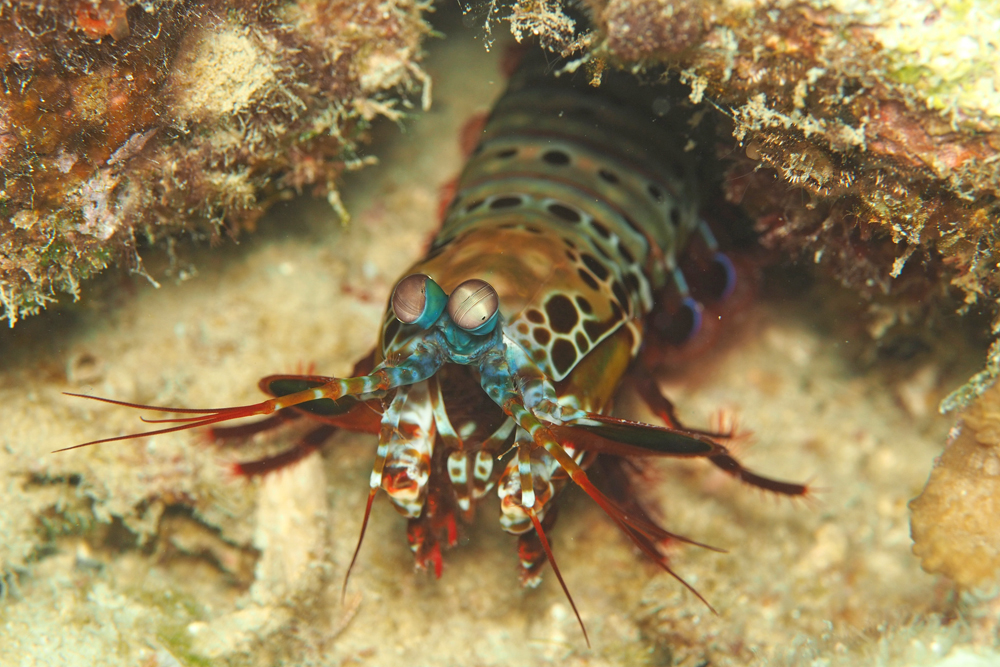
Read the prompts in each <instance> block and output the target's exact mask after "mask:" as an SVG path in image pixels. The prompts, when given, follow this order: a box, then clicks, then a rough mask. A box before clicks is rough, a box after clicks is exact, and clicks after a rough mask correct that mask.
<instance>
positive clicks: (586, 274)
mask: <svg viewBox="0 0 1000 667" xmlns="http://www.w3.org/2000/svg"><path fill="white" fill-rule="evenodd" d="M576 272H577V273H578V274H579V275H580V280H582V281H583V282H585V283H587V287H589V288H590V289H592V290H596V289H597V281H596V280H595V279H594V276H592V275H591V273H590V271H588V270H586V269H577V271H576Z"/></svg>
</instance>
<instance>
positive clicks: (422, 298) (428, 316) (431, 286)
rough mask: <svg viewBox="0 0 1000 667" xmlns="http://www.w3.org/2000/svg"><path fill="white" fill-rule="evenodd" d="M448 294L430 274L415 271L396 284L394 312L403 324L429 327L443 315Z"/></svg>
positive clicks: (393, 302)
mask: <svg viewBox="0 0 1000 667" xmlns="http://www.w3.org/2000/svg"><path fill="white" fill-rule="evenodd" d="M447 303H448V295H446V294H445V293H444V290H443V289H441V287H440V286H439V285H438V284H437V283H436V282H434V280H433V279H431V278H430V276H425V275H424V274H422V273H414V274H413V275H410V276H406V277H405V278H403V279H402V280H400V281H399V282H398V283H397V284H396V289H395V290H393V292H392V312H393V314H395V315H396V319H398V320H399V321H400V322H402V323H403V324H416V325H417V326H418V327H420V328H421V329H429V328H430V327H432V326H434V323H435V322H437V321H438V318H439V317H441V313H442V312H443V311H444V307H445V305H446V304H447Z"/></svg>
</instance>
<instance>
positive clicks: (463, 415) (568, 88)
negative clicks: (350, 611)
mask: <svg viewBox="0 0 1000 667" xmlns="http://www.w3.org/2000/svg"><path fill="white" fill-rule="evenodd" d="M629 85H634V82H630V84H629ZM610 88H611V92H610V93H609V91H608V89H607V88H605V87H602V88H600V89H593V88H590V87H589V86H586V85H582V86H581V85H577V84H574V83H573V82H571V81H569V80H561V79H554V78H553V77H551V76H547V75H545V74H544V72H542V71H541V69H540V68H539V67H533V66H528V67H525V68H522V70H521V71H520V72H519V73H518V74H516V75H515V76H514V79H513V80H512V81H511V85H510V88H509V90H508V91H507V93H506V94H505V95H504V96H503V97H502V98H501V99H500V101H499V102H498V103H497V105H496V107H495V108H494V110H493V111H492V113H491V115H490V118H489V120H488V122H487V124H486V125H485V128H484V130H483V136H482V139H481V141H480V143H479V144H478V146H477V148H476V149H475V151H474V152H473V154H472V155H471V157H470V159H469V162H468V164H467V166H466V167H465V169H464V171H463V173H462V175H461V177H460V178H459V181H458V184H457V188H456V194H455V197H454V199H453V200H452V201H451V203H450V205H449V206H448V208H447V212H446V214H445V220H444V222H443V226H442V229H441V231H440V232H439V234H438V235H437V236H436V238H435V239H434V241H433V243H432V245H431V248H430V251H429V253H428V254H427V256H426V257H425V258H424V259H422V260H421V261H420V262H418V263H417V264H416V265H415V266H414V267H412V268H411V269H410V270H409V271H408V273H411V274H412V273H423V274H427V275H428V276H430V277H431V278H433V279H434V280H435V281H436V282H437V283H438V284H439V285H440V286H441V287H442V288H443V289H444V290H445V292H449V293H450V292H451V291H452V290H453V289H454V288H455V287H456V286H457V285H459V284H460V283H462V282H463V281H465V280H468V279H469V278H480V279H482V280H485V281H487V282H488V283H490V284H491V285H492V286H493V287H494V288H495V289H496V290H497V292H498V294H499V297H500V312H501V315H502V316H503V320H504V322H505V325H504V334H505V336H506V340H507V344H508V346H511V345H514V346H517V347H518V348H520V349H521V350H523V353H524V355H525V357H526V358H527V359H529V360H531V361H532V362H534V366H535V367H536V368H537V372H538V373H539V377H543V376H544V377H545V378H547V379H548V380H550V381H551V382H552V384H553V385H554V387H555V390H556V395H557V396H558V398H559V402H560V403H561V404H563V405H567V406H571V407H575V408H581V409H584V410H590V411H597V412H600V411H603V410H605V409H606V407H607V406H608V404H609V401H610V399H611V397H612V395H613V393H614V391H615V389H616V387H617V385H618V383H619V381H620V379H621V377H622V375H623V374H624V373H625V371H626V370H627V368H628V365H629V363H630V362H631V361H632V359H633V358H634V357H635V355H636V353H637V351H638V349H639V345H640V343H641V341H642V337H643V331H644V318H645V316H646V315H647V314H648V313H649V312H650V311H651V309H652V308H653V305H654V295H656V294H657V293H658V292H659V291H660V289H661V288H663V287H664V285H665V284H666V283H667V281H668V280H670V279H671V278H673V279H675V280H680V284H679V285H678V287H679V288H680V290H681V291H682V292H683V291H684V289H686V288H685V287H684V285H683V278H681V277H680V273H679V271H677V270H676V264H677V261H676V260H677V252H678V251H679V250H680V249H682V248H683V247H684V245H685V243H686V241H687V239H688V238H689V237H690V236H691V235H692V233H693V232H695V231H696V230H697V229H698V228H699V224H700V223H699V219H698V215H697V212H698V201H697V197H696V196H695V189H696V185H695V182H694V174H693V169H692V168H691V167H690V166H689V163H688V160H687V159H686V155H685V153H684V152H683V151H682V150H681V149H680V147H679V146H677V144H676V142H675V140H674V139H673V138H672V136H671V134H669V132H668V130H670V128H667V127H663V126H662V125H663V124H664V121H663V120H662V119H660V118H658V117H657V116H656V115H655V114H653V112H652V108H651V106H650V105H649V104H648V102H649V100H650V96H649V95H647V96H645V100H646V104H645V108H644V104H643V103H641V102H640V103H625V102H622V101H620V100H619V99H618V98H617V97H616V96H615V95H614V90H615V87H614V85H612V86H610ZM413 333H414V330H412V329H411V328H410V326H409V325H401V324H400V323H399V322H398V320H396V318H395V317H394V316H393V314H392V311H391V310H390V311H388V312H387V316H386V319H385V326H384V330H383V343H382V354H383V356H384V357H385V358H392V357H393V355H395V354H399V353H400V352H401V351H402V350H403V348H404V347H405V345H406V344H407V342H408V341H409V340H410V339H411V336H412V335H413ZM473 373H474V371H472V370H470V367H446V368H445V369H443V371H442V372H441V373H439V374H438V376H437V377H435V378H433V379H432V380H431V381H430V385H431V386H430V392H429V394H430V396H431V399H432V401H434V402H435V404H434V414H435V419H434V425H433V426H429V425H426V424H425V425H424V426H421V425H417V427H416V428H415V430H416V431H421V430H423V431H426V432H427V437H426V438H425V439H424V440H423V441H422V444H420V446H418V447H417V449H421V447H422V449H421V451H422V452H423V453H422V457H423V458H422V459H421V461H422V463H421V464H420V465H419V466H416V465H414V464H413V463H412V461H413V460H414V459H413V452H414V451H415V450H414V447H413V440H412V439H411V440H410V441H409V442H408V444H407V450H406V452H407V453H406V455H405V457H404V456H403V455H402V454H401V455H400V459H399V464H400V466H402V467H399V466H397V468H398V469H399V470H401V472H400V474H398V475H396V476H395V477H393V476H387V478H386V480H384V481H383V487H384V488H385V489H386V491H387V492H388V493H389V495H390V497H391V498H392V499H393V501H394V502H395V503H396V505H397V508H398V509H400V510H401V511H402V512H403V513H404V514H406V515H407V516H409V517H411V520H412V521H411V529H410V537H411V544H412V545H413V546H414V549H415V551H417V556H418V562H420V561H421V549H422V548H423V547H422V546H421V545H422V544H423V542H422V541H423V540H424V539H426V536H427V535H429V534H431V533H433V532H434V530H435V529H434V528H433V525H432V524H434V522H435V518H434V516H433V515H434V514H435V512H437V513H438V515H440V510H437V509H434V510H430V511H428V510H427V509H426V508H427V507H429V506H434V507H440V506H441V504H446V503H449V502H454V503H455V504H457V506H458V509H459V510H461V511H462V512H464V513H465V514H466V516H471V512H472V510H473V508H474V503H475V501H476V500H477V499H478V498H479V497H481V496H482V495H483V494H485V492H486V491H487V490H488V489H489V488H491V487H492V486H493V485H494V484H497V483H498V482H499V487H500V488H499V491H500V495H501V498H502V499H503V508H504V509H503V511H504V516H503V518H502V523H503V526H504V528H505V529H506V530H508V531H510V532H513V533H523V532H525V531H527V530H529V529H530V523H528V520H527V517H526V516H524V515H523V514H522V513H519V512H520V507H519V503H520V487H519V481H518V475H517V474H515V471H516V469H517V466H518V464H519V462H518V461H517V457H514V459H513V460H509V461H508V462H507V464H506V471H505V472H502V471H501V466H493V465H492V464H493V461H494V460H495V459H496V458H498V457H500V456H501V455H503V454H504V452H505V451H507V450H508V448H509V447H510V443H511V441H512V440H513V438H514V436H515V434H514V429H513V427H512V425H510V422H507V424H508V425H510V426H509V427H508V428H507V430H506V431H504V427H503V426H499V427H498V424H501V425H502V424H504V421H505V420H504V416H503V414H502V413H501V412H500V410H499V409H498V408H497V406H496V405H494V404H493V403H492V402H491V401H490V399H489V397H488V396H487V395H486V394H485V393H484V392H482V391H478V390H475V389H473V388H474V387H475V385H476V384H477V380H476V379H475V378H473V377H471V375H472V374H473ZM521 380H522V381H525V382H527V381H528V380H530V378H523V377H522V378H521ZM456 388H459V389H456ZM435 443H438V444H437V445H435ZM418 444H419V443H418ZM567 450H570V453H571V455H575V456H576V458H577V460H578V461H580V462H582V464H583V465H584V466H586V465H587V464H588V463H589V460H590V459H589V458H588V457H587V455H586V454H585V453H584V452H572V451H571V450H572V447H567ZM401 451H402V450H401ZM404 459H405V460H404ZM521 465H528V463H527V462H521ZM530 465H531V466H532V468H533V469H534V468H537V470H536V471H535V474H534V475H533V479H534V484H535V495H536V497H537V498H538V499H539V500H540V501H543V502H542V504H543V505H544V504H545V503H547V502H548V501H549V499H551V498H552V497H553V495H554V494H555V493H556V492H558V490H559V488H560V487H561V486H562V484H563V483H564V480H565V476H564V475H562V474H561V471H560V469H559V467H558V465H554V463H553V461H552V460H551V459H550V458H549V457H548V456H547V455H545V454H544V453H541V452H536V454H533V455H532V460H531V462H530ZM392 467H393V455H392V453H391V452H390V453H389V457H388V459H387V470H388V469H390V468H392ZM428 470H429V471H430V480H429V481H428V482H427V483H426V484H425V485H423V486H422V487H421V488H422V495H420V496H418V497H414V496H413V494H412V489H413V488H414V487H413V485H412V482H413V480H414V479H415V477H416V476H420V475H423V476H424V477H426V475H425V473H426V471H428ZM435 475H437V478H435ZM397 483H398V485H399V488H398V492H397V489H396V488H395V487H394V484H397ZM421 512H422V513H421ZM540 514H541V513H540ZM527 551H530V548H527V547H524V545H522V552H527ZM522 565H523V566H524V569H525V573H526V580H528V579H530V578H531V577H532V576H534V575H533V574H532V573H533V572H537V569H538V567H539V565H540V562H539V560H538V550H535V556H534V560H532V558H531V557H529V556H525V555H523V554H522Z"/></svg>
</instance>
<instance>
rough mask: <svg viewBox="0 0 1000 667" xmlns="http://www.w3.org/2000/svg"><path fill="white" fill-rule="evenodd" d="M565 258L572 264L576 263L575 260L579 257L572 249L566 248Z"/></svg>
mask: <svg viewBox="0 0 1000 667" xmlns="http://www.w3.org/2000/svg"><path fill="white" fill-rule="evenodd" d="M566 258H567V259H568V260H569V261H571V262H573V263H574V264H576V262H577V260H579V259H580V257H579V256H578V255H577V254H576V253H575V252H573V251H572V250H567V251H566Z"/></svg>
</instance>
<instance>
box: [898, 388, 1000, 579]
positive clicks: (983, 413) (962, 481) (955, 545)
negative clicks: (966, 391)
mask: <svg viewBox="0 0 1000 667" xmlns="http://www.w3.org/2000/svg"><path fill="white" fill-rule="evenodd" d="M964 422H965V428H964V429H963V430H962V433H961V434H960V435H959V436H958V437H957V438H956V439H955V440H954V441H953V442H952V443H951V444H949V445H948V448H947V449H946V450H945V452H944V454H942V455H941V457H940V458H939V459H938V460H937V463H936V464H935V466H934V471H933V472H932V473H931V477H930V480H928V482H927V486H926V488H925V489H924V491H923V493H922V494H920V496H919V497H917V498H916V499H914V500H913V501H911V502H910V509H911V511H912V518H911V524H910V525H911V530H912V535H913V553H915V554H916V555H917V556H919V557H920V559H921V565H922V566H923V568H924V569H925V570H927V571H928V572H933V573H940V574H944V575H947V576H949V577H951V578H952V579H954V580H955V581H956V582H957V583H958V584H959V585H961V586H963V587H967V588H968V587H979V586H986V585H989V584H991V583H995V582H997V580H998V577H1000V388H997V387H994V388H993V389H990V390H989V391H987V392H986V393H984V394H983V395H982V396H981V397H980V398H979V399H978V400H977V401H976V402H975V403H974V404H973V405H972V407H971V408H970V409H969V411H968V412H967V413H966V414H965V416H964Z"/></svg>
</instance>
